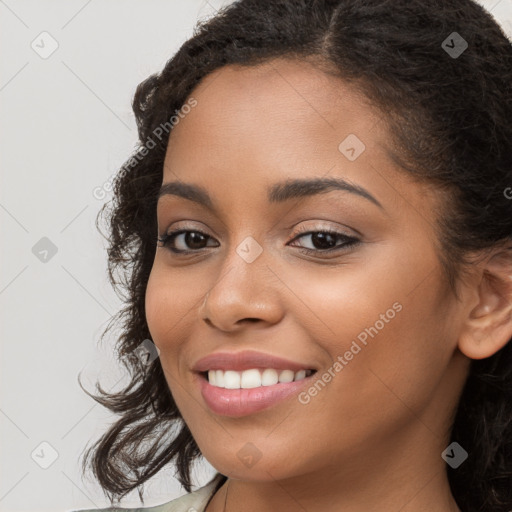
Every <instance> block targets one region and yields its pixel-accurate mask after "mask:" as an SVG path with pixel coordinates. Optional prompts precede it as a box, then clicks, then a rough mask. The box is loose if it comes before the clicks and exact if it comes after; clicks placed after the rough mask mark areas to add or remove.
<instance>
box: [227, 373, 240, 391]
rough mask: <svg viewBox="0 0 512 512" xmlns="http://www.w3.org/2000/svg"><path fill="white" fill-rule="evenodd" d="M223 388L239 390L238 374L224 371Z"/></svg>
mask: <svg viewBox="0 0 512 512" xmlns="http://www.w3.org/2000/svg"><path fill="white" fill-rule="evenodd" d="M224 387H225V388H226V389H240V373H239V372H235V371H232V370H227V371H225V372H224Z"/></svg>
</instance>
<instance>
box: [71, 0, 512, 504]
mask: <svg viewBox="0 0 512 512" xmlns="http://www.w3.org/2000/svg"><path fill="white" fill-rule="evenodd" d="M454 32H457V34H460V36H461V37H463V38H464V39H465V40H466V41H467V44H468V48H467V49H466V50H465V51H464V52H463V53H462V54H461V55H458V56H456V55H453V54H452V55H450V53H449V52H448V50H447V48H446V46H444V44H443V42H444V41H446V40H448V41H449V39H447V38H449V36H450V37H454V35H453V33H454ZM451 46H453V44H452V45H451ZM445 50H446V51H445ZM278 57H285V58H291V59H299V60H302V61H306V60H307V61H309V62H312V63H314V64H315V65H316V66H318V67H319V68H320V69H321V70H322V71H324V72H326V73H329V74H331V75H333V76H338V77H340V78H342V79H344V80H345V81H347V82H348V83H351V84H353V86H354V88H355V89H358V90H360V91H361V92H362V93H364V95H365V97H367V98H368V99H369V100H370V101H371V102H372V104H373V105H375V107H377V108H378V109H379V111H380V113H381V114H382V116H383V118H384V120H385V122H386V123H387V126H388V127H389V133H390V134H391V136H392V137H393V143H394V147H395V148H396V151H393V153H392V155H391V156H392V157H393V158H394V160H395V162H396V164H397V165H399V166H401V167H402V168H403V169H404V172H407V173H410V174H411V175H414V176H416V177H417V178H418V180H422V181H423V182H430V183H432V184H433V185H435V186H437V187H438V190H439V191H440V192H441V191H442V192H443V194H445V193H446V194H447V197H449V200H447V201H446V207H445V208H444V210H443V212H442V215H439V219H438V220H437V223H438V224H437V227H438V237H439V247H440V259H441V262H442V265H443V269H444V271H445V273H446V277H447V280H448V282H449V283H450V286H451V289H452V290H453V291H454V293H455V296H457V283H458V282H459V279H461V276H463V271H464V269H465V268H467V267H466V265H469V264H470V263H469V260H468V259H467V255H468V254H469V253H470V252H471V251H474V250H477V251H480V250H491V249H492V248H493V247H496V246H497V245H499V244H502V243H504V242H506V243H508V242H510V241H511V239H512V200H510V199H508V198H507V196H506V194H505V193H504V191H505V190H507V188H508V187H510V186H511V185H512V89H511V86H512V48H511V41H510V40H509V39H508V38H507V36H506V35H505V33H504V32H503V31H502V29H501V28H500V27H499V25H498V23H497V22H496V21H495V19H494V18H493V17H492V16H491V14H490V13H489V12H487V11H486V10H485V9H484V8H483V7H482V6H480V5H479V4H477V3H476V2H474V1H473V0H450V1H446V0H239V1H235V2H234V3H232V4H230V5H228V6H226V7H224V8H223V9H221V10H220V11H219V12H218V13H217V14H216V15H215V16H214V17H212V18H210V19H208V20H201V21H199V22H198V24H197V26H196V28H195V31H194V34H193V37H191V38H190V39H189V40H187V41H186V42H185V43H184V44H183V45H182V46H181V48H180V49H179V51H178V52H177V53H176V54H175V55H174V56H173V57H172V58H171V59H170V60H169V61H168V62H167V63H166V65H165V67H164V69H163V70H162V71H161V72H160V73H157V74H153V75H151V76H150V77H149V78H147V79H146V80H144V81H143V82H142V83H141V84H140V85H139V86H138V87H137V90H136V92H135V95H134V99H133V110H134V113H135V117H136V122H137V127H138V133H139V143H138V146H137V148H136V149H135V150H134V153H133V154H132V156H131V157H130V158H129V159H128V160H127V161H126V163H125V164H124V165H123V167H122V168H121V170H120V172H118V173H117V175H116V177H115V180H114V182H113V198H112V201H111V202H110V203H106V204H105V205H104V206H103V208H102V209H101V211H100V212H99V214H98V218H97V219H96V225H97V227H98V228H99V226H98V220H99V218H100V217H101V218H102V217H103V215H104V214H108V215H107V220H108V227H109V236H108V240H109V247H108V260H109V265H108V274H109V279H110V282H111V283H112V285H113V286H114V288H115V289H116V291H118V290H119V293H120V292H121V291H123V293H122V295H121V296H122V297H123V300H124V301H125V307H124V308H123V309H122V310H121V311H119V312H118V313H117V315H115V317H113V318H112V320H111V322H110V323H109V325H108V326H107V328H106V330H105V331H104V333H103V335H102V337H103V336H104V335H105V334H106V333H107V332H108V331H109V330H110V328H111V326H112V325H113V324H115V323H119V322H120V323H121V325H122V331H121V334H120V336H119V337H118V338H117V345H116V353H117V355H118V358H119V360H120V361H121V362H122V363H123V364H124V366H125V367H126V368H127V370H128V371H129V374H130V378H131V381H130V384H129V385H128V386H127V387H126V388H125V389H123V390H122V391H120V392H115V393H109V392H106V391H105V390H103V389H102V388H101V386H100V385H98V383H97V384H96V389H97V390H98V391H99V392H100V395H98V396H93V395H91V394H90V393H88V392H87V391H86V390H85V389H84V391H85V392H86V393H87V394H89V395H90V396H92V397H93V398H94V400H96V401H97V402H98V403H100V404H102V405H103V406H105V407H107V408H108V409H109V410H110V411H112V412H113V413H115V414H116V415H120V418H119V419H118V420H117V421H116V422H115V423H113V424H112V425H111V426H110V427H109V429H108V430H107V432H106V433H105V434H104V435H103V436H102V437H101V438H100V439H98V440H97V441H96V443H95V444H94V446H92V447H90V448H89V449H88V450H87V453H86V456H85V458H84V460H83V464H82V470H83V471H85V470H86V469H87V467H88V461H89V459H92V460H91V462H90V465H91V467H92V470H93V473H94V476H95V477H96V478H97V479H98V481H99V482H100V484H101V486H102V488H103V490H104V492H105V494H106V495H107V496H108V497H109V499H110V501H111V502H112V503H114V501H115V500H117V501H119V500H120V498H122V497H123V496H125V495H126V494H127V493H128V492H130V491H132V490H134V489H137V490H138V493H139V497H140V499H141V501H142V502H143V498H142V493H141V490H140V487H141V486H142V487H143V484H144V482H146V481H147V480H148V479H150V478H151V477H153V476H154V475H155V474H156V473H158V472H159V471H160V470H161V469H162V468H163V467H164V466H165V465H166V464H168V463H170V462H172V461H174V464H175V466H176V468H177V471H178V476H177V478H178V480H179V482H180V483H181V485H182V486H183V487H184V488H185V489H186V490H187V491H188V492H190V491H191V488H192V487H191V485H192V484H191V479H190V470H191V466H192V463H193V462H194V461H195V460H196V459H198V458H199V457H200V456H201V453H200V450H199V448H198V446H197V444H196V442H195V440H194V439H193V437H192V435H191V432H190V430H189V429H188V427H187V425H186V424H185V423H184V421H183V419H182V417H181V415H180V412H179V411H178V409H177V407H176V404H175V402H174V401H173V398H172V395H171V393H170V390H169V387H168V385H167V383H166V380H165V377H164V373H163V370H162V367H161V364H160V360H159V359H158V358H156V359H155V360H154V361H153V362H152V363H151V364H150V365H148V366H143V365H141V364H140V359H139V358H138V357H137V355H136V352H135V351H136V349H137V347H138V346H139V345H140V344H141V342H142V341H143V340H146V339H151V334H150V332H149V329H148V325H147V323H146V316H145V292H146V286H147V282H148V278H149V274H150V271H151V268H152V264H153V260H154V257H155V250H156V235H157V222H156V198H157V193H158V190H159V187H160V185H161V183H162V178H163V174H162V173H163V162H164V158H165V153H166V148H167V143H168V136H165V137H162V136H161V134H162V133H163V131H162V127H166V130H168V134H170V133H171V132H172V130H169V126H170V125H169V119H171V118H172V116H173V115H174V116H176V117H175V119H178V118H179V117H180V116H181V112H182V111H181V109H182V107H183V106H184V105H185V102H186V101H187V99H189V98H190V97H191V96H190V95H191V94H192V92H193V90H194V88H195V86H197V85H198V83H199V82H200V81H201V79H203V78H204V77H205V76H206V75H208V74H209V73H211V72H212V71H214V70H216V69H219V68H221V67H222V66H225V65H228V64H232V65H241V66H253V65H256V64H258V63H263V62H265V61H270V60H271V59H273V58H278ZM178 114H179V115H178ZM171 124H172V123H171ZM168 134H167V135H168ZM155 135H157V136H155ZM149 141H152V144H151V146H149ZM148 147H151V149H149V150H148ZM100 231H101V229H100ZM80 385H81V384H80ZM82 388H83V387H82ZM451 439H452V440H456V441H457V442H459V443H460V444H461V445H462V446H463V447H464V448H465V449H466V450H467V451H468V452H469V458H468V459H467V460H466V461H465V462H464V464H462V465H461V466H460V467H459V468H458V469H457V470H452V469H450V468H448V469H447V471H448V478H449V482H450V486H451V490H452V493H453V496H454V497H455V499H456V501H457V503H458V505H459V507H460V508H461V509H462V510H464V511H465V512H477V511H479V512H481V511H492V512H509V511H510V510H512V343H510V342H509V343H508V344H507V345H506V346H505V347H504V348H502V349H501V350H500V351H499V352H497V353H496V354H495V355H493V356H492V357H489V358H486V359H482V360H473V361H472V362H471V367H470V372H469V375H468V378H467V382H466V385H465V388H464V390H463V393H462V395H461V398H460V403H459V406H458V408H457V410H456V411H454V415H453V422H452V432H451ZM174 459H175V460H174ZM225 478H226V477H224V480H225Z"/></svg>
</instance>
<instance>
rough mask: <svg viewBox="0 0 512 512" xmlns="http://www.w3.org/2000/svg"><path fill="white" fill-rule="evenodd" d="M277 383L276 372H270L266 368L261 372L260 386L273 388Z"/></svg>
mask: <svg viewBox="0 0 512 512" xmlns="http://www.w3.org/2000/svg"><path fill="white" fill-rule="evenodd" d="M278 382H279V376H278V375H277V371H276V370H272V369H271V368H267V369H266V370H263V373H262V375H261V385H262V386H273V385H274V384H277V383H278Z"/></svg>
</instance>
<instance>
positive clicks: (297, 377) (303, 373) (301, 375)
mask: <svg viewBox="0 0 512 512" xmlns="http://www.w3.org/2000/svg"><path fill="white" fill-rule="evenodd" d="M304 377H306V370H300V371H298V372H297V373H296V374H295V378H294V379H293V380H302V379H303V378H304Z"/></svg>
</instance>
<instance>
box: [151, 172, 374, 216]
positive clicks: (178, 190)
mask: <svg viewBox="0 0 512 512" xmlns="http://www.w3.org/2000/svg"><path fill="white" fill-rule="evenodd" d="M332 190H342V191H345V192H350V193H352V194H356V195H358V196H360V197H363V198H365V199H367V200H368V201H371V202H372V203H374V204H375V205H377V206H378V207H379V208H381V209H382V210H384V207H383V206H382V204H381V203H380V202H379V201H378V200H377V199H376V198H375V197H373V196H372V195H371V194H370V193H369V192H368V191H367V190H366V189H364V188H363V187H361V186H359V185H355V184H353V183H350V182H348V181H346V180H344V179H343V178H309V179H294V180H291V179H289V180H286V181H283V182H280V183H275V184H274V185H272V186H270V187H269V188H268V189H267V198H268V201H269V203H282V202H284V201H288V200H290V199H294V198H298V197H309V196H314V195H317V194H323V193H326V192H331V191H332ZM166 195H174V196H178V197H182V198H184V199H188V200H189V201H193V202H195V203H198V204H201V205H203V206H205V207H206V208H208V209H209V210H212V211H213V210H215V207H214V205H213V201H212V199H211V197H210V195H209V194H208V191H207V190H206V189H205V188H204V187H202V186H200V185H194V184H192V183H184V182H181V181H171V182H168V183H164V184H163V185H162V186H161V188H160V190H159V192H158V197H157V201H159V200H160V198H161V197H163V196H166Z"/></svg>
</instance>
